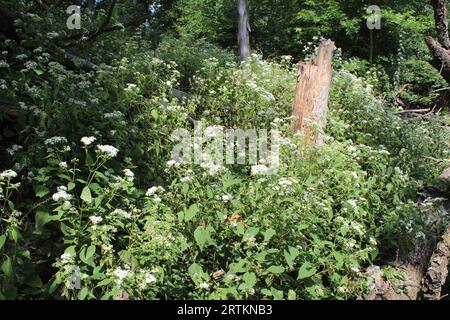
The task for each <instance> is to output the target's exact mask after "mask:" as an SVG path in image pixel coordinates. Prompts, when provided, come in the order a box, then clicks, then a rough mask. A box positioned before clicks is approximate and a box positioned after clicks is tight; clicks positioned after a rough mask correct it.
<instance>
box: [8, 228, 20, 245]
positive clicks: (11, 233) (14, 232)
mask: <svg viewBox="0 0 450 320" xmlns="http://www.w3.org/2000/svg"><path fill="white" fill-rule="evenodd" d="M9 238H10V239H11V240H12V241H14V242H16V243H17V240H18V239H19V233H18V232H17V229H16V228H12V229H11V230H10V231H9Z"/></svg>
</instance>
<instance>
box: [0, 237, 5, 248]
mask: <svg viewBox="0 0 450 320" xmlns="http://www.w3.org/2000/svg"><path fill="white" fill-rule="evenodd" d="M5 242H6V236H5V235H4V234H2V235H1V236H0V249H1V248H3V246H4V244H5Z"/></svg>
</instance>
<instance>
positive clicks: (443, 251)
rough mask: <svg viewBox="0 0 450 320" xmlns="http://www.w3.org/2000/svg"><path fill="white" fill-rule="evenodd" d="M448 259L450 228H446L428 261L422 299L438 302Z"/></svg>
mask: <svg viewBox="0 0 450 320" xmlns="http://www.w3.org/2000/svg"><path fill="white" fill-rule="evenodd" d="M449 259H450V226H449V227H448V228H447V231H446V232H445V234H444V236H443V237H442V241H441V242H439V243H438V245H437V247H436V250H435V251H434V253H433V255H432V256H431V259H430V266H429V267H428V270H427V272H426V274H425V276H424V278H423V280H422V292H423V299H425V300H439V299H440V298H441V294H442V287H443V286H444V284H445V282H446V280H447V276H448V267H449Z"/></svg>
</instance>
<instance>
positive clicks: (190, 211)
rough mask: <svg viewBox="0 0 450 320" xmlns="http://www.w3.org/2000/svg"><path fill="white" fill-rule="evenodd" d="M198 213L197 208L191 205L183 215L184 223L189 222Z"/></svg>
mask: <svg viewBox="0 0 450 320" xmlns="http://www.w3.org/2000/svg"><path fill="white" fill-rule="evenodd" d="M198 211H199V210H198V206H197V205H196V204H193V205H191V206H190V207H189V209H187V210H186V212H185V214H184V219H185V221H186V222H189V221H191V220H192V219H193V218H194V217H195V216H196V215H197V213H198Z"/></svg>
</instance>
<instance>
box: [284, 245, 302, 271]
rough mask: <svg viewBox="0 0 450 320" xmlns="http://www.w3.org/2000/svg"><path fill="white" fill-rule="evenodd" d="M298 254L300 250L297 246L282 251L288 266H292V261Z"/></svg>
mask: <svg viewBox="0 0 450 320" xmlns="http://www.w3.org/2000/svg"><path fill="white" fill-rule="evenodd" d="M299 254H300V251H299V250H298V249H297V248H294V247H289V251H287V250H285V251H284V258H285V259H286V262H287V264H288V265H289V267H290V268H293V267H294V261H295V259H296V258H297V257H298V255H299Z"/></svg>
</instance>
